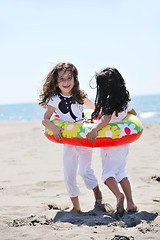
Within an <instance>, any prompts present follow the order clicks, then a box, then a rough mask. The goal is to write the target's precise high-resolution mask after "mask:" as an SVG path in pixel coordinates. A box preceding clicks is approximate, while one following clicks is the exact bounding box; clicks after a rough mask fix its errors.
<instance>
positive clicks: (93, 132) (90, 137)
mask: <svg viewBox="0 0 160 240" xmlns="http://www.w3.org/2000/svg"><path fill="white" fill-rule="evenodd" d="M86 136H87V138H88V141H89V142H94V141H95V140H96V138H97V130H96V129H91V130H90V131H89V132H88V133H87V135H86Z"/></svg>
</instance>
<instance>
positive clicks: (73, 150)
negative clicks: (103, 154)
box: [63, 144, 98, 197]
mask: <svg viewBox="0 0 160 240" xmlns="http://www.w3.org/2000/svg"><path fill="white" fill-rule="evenodd" d="M91 160H92V148H89V147H81V146H73V145H67V144H65V145H64V151H63V167H64V180H65V184H66V188H67V192H68V195H69V196H70V197H77V196H78V195H79V194H80V190H79V188H78V186H77V181H76V175H77V168H78V163H79V174H80V175H81V176H82V178H83V180H84V182H85V185H86V187H87V188H88V189H93V188H95V187H96V186H97V184H98V182H97V178H96V177H95V175H94V171H93V170H92V169H91Z"/></svg>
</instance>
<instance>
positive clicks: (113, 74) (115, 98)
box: [92, 68, 131, 119]
mask: <svg viewBox="0 0 160 240" xmlns="http://www.w3.org/2000/svg"><path fill="white" fill-rule="evenodd" d="M96 82H97V93H96V99H95V110H94V112H93V113H92V119H93V118H96V117H97V116H98V114H99V113H100V111H102V112H101V115H105V114H109V115H110V114H112V113H113V112H115V113H116V116H118V113H119V112H122V111H124V110H125V109H126V108H127V104H128V102H129V101H130V100H131V99H130V95H129V91H128V90H127V89H126V86H125V81H124V79H123V77H122V76H121V74H120V73H119V72H118V70H117V69H116V68H105V69H104V70H103V71H101V72H99V73H98V74H96Z"/></svg>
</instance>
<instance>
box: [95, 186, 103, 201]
mask: <svg viewBox="0 0 160 240" xmlns="http://www.w3.org/2000/svg"><path fill="white" fill-rule="evenodd" d="M93 192H94V196H95V200H96V203H99V204H102V193H101V191H100V189H99V186H98V185H97V186H96V187H95V188H94V189H93Z"/></svg>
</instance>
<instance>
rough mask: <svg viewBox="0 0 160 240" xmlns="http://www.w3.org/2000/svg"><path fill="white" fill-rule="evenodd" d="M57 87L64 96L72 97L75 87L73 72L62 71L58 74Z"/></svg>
mask: <svg viewBox="0 0 160 240" xmlns="http://www.w3.org/2000/svg"><path fill="white" fill-rule="evenodd" d="M57 87H59V89H60V91H61V93H62V95H64V96H70V95H71V94H72V88H73V87H74V77H73V74H72V72H71V71H64V70H62V71H60V72H59V73H58V79H57Z"/></svg>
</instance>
